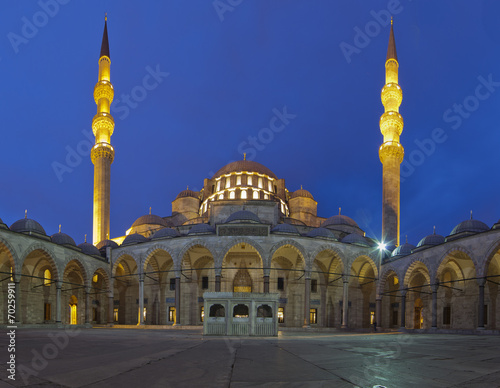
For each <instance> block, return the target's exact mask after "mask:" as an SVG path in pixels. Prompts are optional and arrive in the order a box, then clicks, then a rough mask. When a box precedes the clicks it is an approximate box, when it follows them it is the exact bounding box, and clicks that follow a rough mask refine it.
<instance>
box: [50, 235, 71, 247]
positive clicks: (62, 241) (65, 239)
mask: <svg viewBox="0 0 500 388" xmlns="http://www.w3.org/2000/svg"><path fill="white" fill-rule="evenodd" d="M50 239H51V240H52V242H53V243H56V244H58V245H72V246H74V247H76V243H75V240H73V239H72V238H71V237H70V236H68V235H67V234H66V233H61V232H59V233H56V234H53V235H52V236H50Z"/></svg>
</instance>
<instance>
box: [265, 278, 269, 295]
mask: <svg viewBox="0 0 500 388" xmlns="http://www.w3.org/2000/svg"><path fill="white" fill-rule="evenodd" d="M264 292H265V293H266V294H268V293H269V275H264Z"/></svg>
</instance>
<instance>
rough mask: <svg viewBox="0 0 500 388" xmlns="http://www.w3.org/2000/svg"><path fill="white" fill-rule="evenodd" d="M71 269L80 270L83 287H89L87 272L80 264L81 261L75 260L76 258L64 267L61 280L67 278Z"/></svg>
mask: <svg viewBox="0 0 500 388" xmlns="http://www.w3.org/2000/svg"><path fill="white" fill-rule="evenodd" d="M72 267H73V268H74V267H77V268H78V269H79V270H80V272H81V277H82V281H83V286H85V287H88V286H89V285H90V283H89V277H88V270H87V269H86V268H85V266H84V265H83V264H82V263H81V261H80V260H78V259H76V258H74V259H71V260H70V261H69V262H68V263H67V264H66V266H65V267H64V273H63V279H64V277H65V276H68V274H69V271H71V269H72Z"/></svg>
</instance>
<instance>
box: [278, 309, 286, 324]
mask: <svg viewBox="0 0 500 388" xmlns="http://www.w3.org/2000/svg"><path fill="white" fill-rule="evenodd" d="M278 323H285V308H284V307H278Z"/></svg>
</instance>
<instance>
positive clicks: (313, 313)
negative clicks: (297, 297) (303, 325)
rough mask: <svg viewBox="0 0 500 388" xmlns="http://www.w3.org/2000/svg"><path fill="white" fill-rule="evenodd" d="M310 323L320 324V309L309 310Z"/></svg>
mask: <svg viewBox="0 0 500 388" xmlns="http://www.w3.org/2000/svg"><path fill="white" fill-rule="evenodd" d="M309 322H310V323H311V324H312V325H314V324H316V323H318V309H310V310H309Z"/></svg>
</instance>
